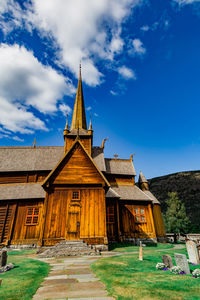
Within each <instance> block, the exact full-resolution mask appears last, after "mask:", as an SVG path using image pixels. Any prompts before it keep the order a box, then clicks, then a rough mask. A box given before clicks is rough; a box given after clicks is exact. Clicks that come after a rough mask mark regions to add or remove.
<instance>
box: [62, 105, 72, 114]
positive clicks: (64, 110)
mask: <svg viewBox="0 0 200 300" xmlns="http://www.w3.org/2000/svg"><path fill="white" fill-rule="evenodd" d="M59 110H60V111H61V112H62V113H63V115H64V116H66V114H71V112H72V109H71V107H69V105H67V104H60V105H59Z"/></svg>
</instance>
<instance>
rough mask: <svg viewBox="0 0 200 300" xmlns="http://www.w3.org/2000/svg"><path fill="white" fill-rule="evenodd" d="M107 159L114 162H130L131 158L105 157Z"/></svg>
mask: <svg viewBox="0 0 200 300" xmlns="http://www.w3.org/2000/svg"><path fill="white" fill-rule="evenodd" d="M105 159H109V160H113V161H119V160H120V161H130V158H117V159H115V158H109V157H105Z"/></svg>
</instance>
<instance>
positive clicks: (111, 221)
mask: <svg viewBox="0 0 200 300" xmlns="http://www.w3.org/2000/svg"><path fill="white" fill-rule="evenodd" d="M106 225H107V236H108V240H110V241H116V240H117V218H116V203H115V202H114V201H112V200H108V201H107V202H106Z"/></svg>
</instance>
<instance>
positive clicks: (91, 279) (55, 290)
mask: <svg viewBox="0 0 200 300" xmlns="http://www.w3.org/2000/svg"><path fill="white" fill-rule="evenodd" d="M98 259H99V257H98ZM96 260H97V259H96V258H94V257H90V256H89V257H86V256H84V257H75V258H64V259H61V258H59V259H57V260H56V259H54V258H51V259H49V260H46V262H47V263H49V264H50V266H51V271H50V273H49V276H48V277H47V278H46V279H45V281H44V282H43V284H42V286H41V287H40V288H39V289H38V290H37V292H36V294H35V295H34V297H33V300H47V299H54V300H62V299H65V300H66V299H77V300H78V299H79V300H81V299H87V300H88V299H94V300H95V299H96V300H104V299H105V300H106V299H107V300H113V299H114V298H112V297H107V291H106V289H105V286H104V284H103V283H102V282H100V281H99V278H97V277H95V275H94V273H93V272H92V270H91V269H90V265H91V264H92V263H93V262H95V261H96Z"/></svg>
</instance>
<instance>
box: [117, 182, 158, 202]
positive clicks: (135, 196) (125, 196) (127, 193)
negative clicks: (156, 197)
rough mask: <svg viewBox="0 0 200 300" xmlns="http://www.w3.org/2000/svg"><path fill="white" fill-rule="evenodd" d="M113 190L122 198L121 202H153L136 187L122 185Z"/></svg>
mask: <svg viewBox="0 0 200 300" xmlns="http://www.w3.org/2000/svg"><path fill="white" fill-rule="evenodd" d="M111 188H112V190H114V192H116V193H117V194H118V195H119V196H120V200H135V201H149V202H151V201H152V199H150V197H149V196H147V195H146V194H145V193H144V192H143V191H142V190H141V189H139V187H137V186H136V185H120V186H112V187H111Z"/></svg>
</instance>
